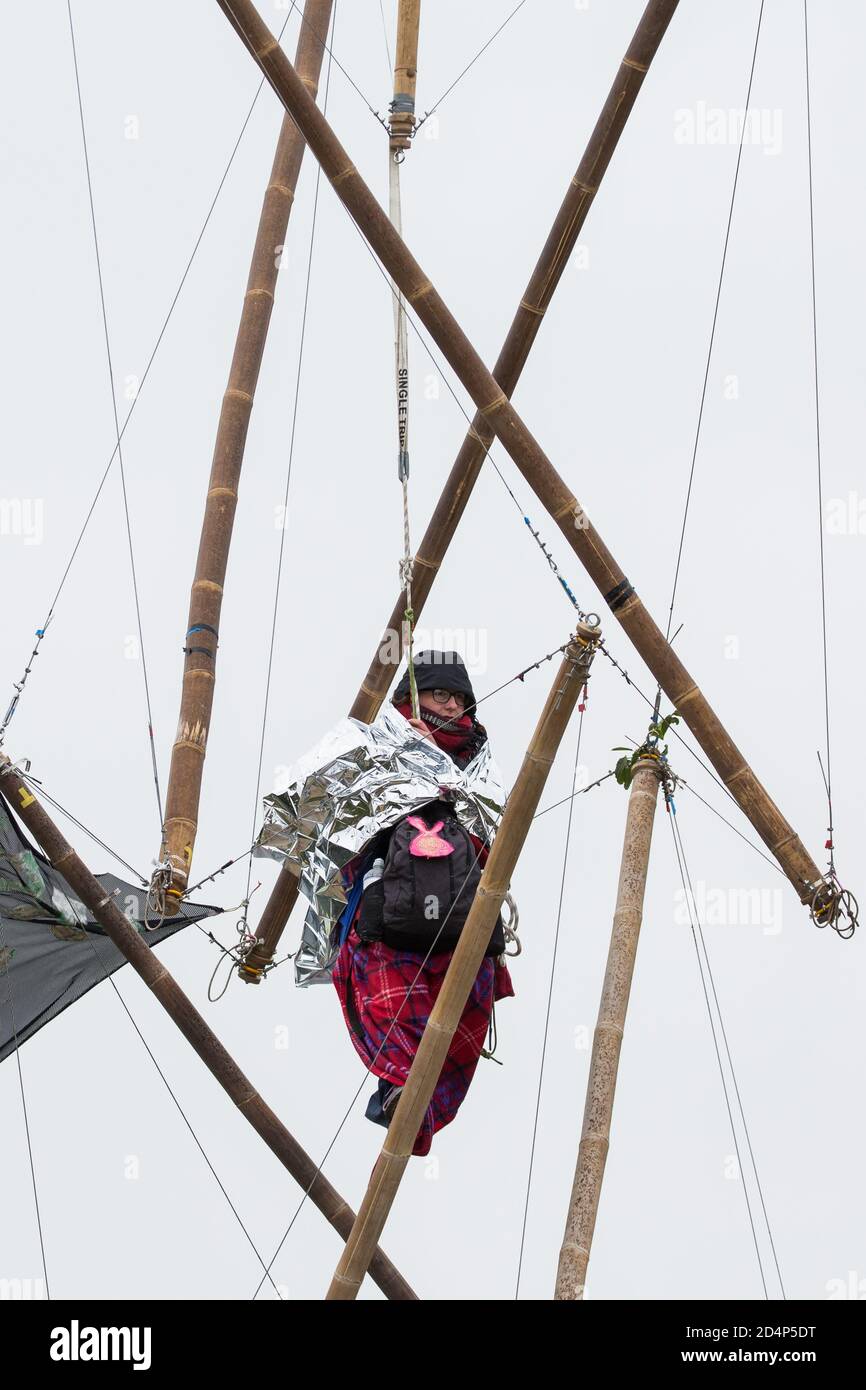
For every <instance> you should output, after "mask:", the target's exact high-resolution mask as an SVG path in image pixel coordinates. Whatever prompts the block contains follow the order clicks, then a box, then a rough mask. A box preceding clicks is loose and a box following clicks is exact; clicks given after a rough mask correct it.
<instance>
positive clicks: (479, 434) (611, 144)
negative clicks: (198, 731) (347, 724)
mask: <svg viewBox="0 0 866 1390" xmlns="http://www.w3.org/2000/svg"><path fill="white" fill-rule="evenodd" d="M678 3H679V0H650V3H649V4H648V5H647V7H646V9H645V10H644V12H643V14H642V16H641V18H640V21H639V23H638V26H637V28H636V29H635V31H634V34H633V35H632V39H631V42H630V43H629V46H628V49H627V50H626V53H625V56H624V57H623V60H622V62H621V63H620V65H619V69H618V70H617V73H616V76H615V78H614V80H613V83H612V85H611V88H610V91H609V92H608V94H607V97H606V99H605V102H604V106H603V107H602V110H601V114H600V115H599V118H598V120H597V121H596V124H595V127H594V129H593V132H592V134H591V136H590V138H589V142H588V143H587V146H586V149H585V150H584V152H583V155H582V157H581V159H580V162H579V164H578V166H577V170H576V172H575V174H574V177H573V178H572V180H571V181H570V183H569V185H568V188H567V189H566V193H565V197H564V198H563V201H562V204H561V206H560V209H559V212H558V213H557V215H556V218H555V220H554V223H553V226H552V227H551V230H550V234H549V236H548V238H547V241H546V242H545V244H544V247H543V249H542V252H541V255H540V257H539V259H538V262H537V264H536V266H535V269H534V270H533V272H532V275H531V277H530V280H529V284H528V285H527V287H526V291H525V293H524V294H523V296H522V298H521V300H520V303H519V305H518V307H517V311H516V313H515V315H514V318H513V320H512V323H511V327H510V328H509V330H508V335H507V337H506V339H505V342H504V344H503V346H502V349H501V351H500V353H499V356H498V358H497V359H496V365H495V367H494V368H493V375H494V376H495V378H496V380H497V382H498V383H499V385H500V386H501V387H502V390H503V391H504V392H505V393H506V394H507V395H509V396H511V395H512V394H513V392H514V389H515V387H516V385H517V383H518V381H519V380H520V375H521V372H522V371H523V368H524V366H525V365H526V361H527V358H528V357H529V353H530V351H531V349H532V346H533V344H534V342H535V339H536V335H537V334H538V331H539V329H540V327H541V324H542V321H543V319H544V315H545V313H546V312H547V309H548V307H549V305H550V302H551V300H552V298H553V294H554V291H555V290H556V288H557V286H558V284H559V282H560V280H561V278H562V275H563V272H564V271H565V267H566V266H567V264H568V261H569V258H570V256H571V253H572V251H573V250H574V246H575V244H576V242H577V238H578V237H579V235H580V232H581V229H582V227H583V224H584V222H585V221H586V217H587V214H588V212H589V209H590V207H591V206H592V203H593V200H594V198H595V195H596V193H597V192H598V188H599V185H600V184H601V181H602V179H603V178H604V175H605V172H606V171H607V168H608V165H609V164H610V161H611V158H612V157H613V153H614V150H615V149H616V146H617V144H618V142H619V138H620V136H621V134H622V132H623V130H624V128H625V125H626V122H627V120H628V118H629V116H630V115H631V112H632V109H633V108H634V104H635V102H636V100H637V95H638V92H639V91H640V89H641V86H642V84H643V80H644V77H645V75H646V73H647V71H648V70H649V67H650V64H651V63H652V60H653V58H654V57H655V54H656V52H657V51H658V48H659V45H660V44H661V41H662V39H663V38H664V35H665V33H666V31H667V28H668V25H669V24H670V22H671V19H672V18H673V15H674V12H675V10H676V8H677V4H678ZM494 438H495V435H494V432H493V430H492V429H491V427H490V425H489V424H488V423H487V420H486V419H485V417H484V415H483V414H482V413H481V412H480V411H479V412H478V413H477V414H476V416H475V418H474V419H473V421H472V424H471V426H470V428H469V431H468V433H467V435H466V437H465V439H464V441H463V444H462V445H461V447H460V451H459V453H458V454H457V458H456V459H455V462H454V465H453V467H452V469H451V472H450V474H449V477H448V479H447V481H446V483H445V487H444V488H443V490H442V494H441V496H440V498H439V501H438V503H437V505H436V510H435V511H434V513H433V516H432V517H431V519H430V524H429V525H428V527H427V530H426V532H425V533H424V538H423V540H422V541H421V544H420V546H419V547H418V551H417V553H416V555H415V559H414V561H413V572H412V609H413V612H414V614H415V617H416V619H417V617H418V615H419V614H420V613H421V611H422V609H423V607H424V604H425V602H426V600H427V597H428V595H429V593H430V590H431V588H432V586H433V581H434V579H435V578H436V575H437V574H438V573H439V569H440V567H441V565H442V561H443V560H444V558H445V553H446V551H447V549H448V547H449V545H450V544H451V541H452V539H453V537H454V533H455V531H456V530H457V526H458V524H459V522H460V519H461V517H462V516H463V512H464V510H465V508H466V504H467V502H468V500H469V497H470V495H471V493H472V489H473V487H474V486H475V482H476V480H477V478H478V475H479V472H480V470H481V465H482V464H483V462H484V459H485V456H486V453H487V450H488V448H489V447H490V445H491V444H492V443H493V440H494ZM404 609H405V598H404V596H403V595H400V596H399V597H398V599H397V601H396V602H395V604H394V607H393V609H392V612H391V617H390V619H389V620H388V622H387V623H386V625H385V629H384V641H380V642H379V644H378V646H377V650H376V653H375V655H374V657H373V659H372V661H371V662H370V666H369V669H368V671H367V674H366V675H365V677H364V679H363V681H362V682H361V686H360V688H359V690H358V693H357V695H356V696H355V701H354V704H353V705H352V708H351V710H350V711H349V713H350V715H351V717H352V718H354V719H360V720H361V721H362V722H363V723H365V724H369V723H372V721H373V720H374V719H375V718H376V715H377V713H378V711H379V708H380V706H381V704H382V701H383V699H384V698H385V694H386V692H387V690H388V686H389V685H390V683H391V679H392V677H393V674H394V670H395V667H396V666H397V664H398V663H399V660H400V652H401V650H402V638H403V634H404V631H405V628H404V621H403V619H404ZM395 648H396V651H395ZM297 895H298V881H297V878H296V876H295V875H294V874H293V873H292V871H291V869H289V868H288V867H283V868H282V869H281V870H280V874H279V877H278V879H277V882H276V884H275V885H274V888H273V890H272V892H271V896H270V898H269V900H268V902H267V904H266V906H265V909H264V911H263V914H262V917H261V919H260V921H259V925H258V929H257V932H256V945H255V946H254V947H253V949H252V950H251V952H250V953H249V955H248V956H247V957H246V960H245V961H244V964H243V965H242V966H240V968H239V971H238V973H239V975H240V977H241V978H242V979H244V980H246V982H247V983H257V982H258V981H259V980H260V979H261V978H262V972H263V970H264V968H265V967H266V966H267V965H268V964H269V963H270V961H272V960H273V957H274V954H275V952H276V949H277V946H278V944H279V941H280V937H281V936H282V933H283V930H284V928H285V925H286V923H287V921H288V919H289V916H290V914H291V911H292V908H293V906H294V904H295V901H296V899H297Z"/></svg>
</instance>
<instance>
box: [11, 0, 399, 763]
mask: <svg viewBox="0 0 866 1390" xmlns="http://www.w3.org/2000/svg"><path fill="white" fill-rule="evenodd" d="M292 11H294V12H296V13H297V14H299V15H300V17H301V19H303V15H301V14H300V11H299V10H298V9H297V6H296V5H295V3H294V0H292ZM292 11H290V12H289V14H288V15H287V16H286V18H285V19H284V21H283V24H282V28H281V29H280V31H279V33H278V35H277V39H278V41H279V40H281V39H282V37H283V34H284V33H285V29H286V26H287V24H288V22H289V19H290V18H291V13H292ZM329 51H330V50H329ZM331 56H333V55H331ZM334 61H336V59H334ZM337 66H338V67H339V68H340V70H341V71H342V72H343V74H344V76H345V77H346V78H347V79H348V81H349V82H350V84H351V85H352V87H354V89H355V91H356V92H358V94H359V95H360V96H361V98H362V100H363V101H364V103H365V104H366V105H367V106H369V102H367V99H366V97H365V96H364V94H363V92H361V91H360V88H359V87H358V85H357V83H355V82H354V81H353V80H352V78H351V77H350V76H349V74H348V73H347V72H346V70H345V68H343V67H342V66H341V64H340V63H339V62H338V63H337ZM265 81H266V79H265V78H264V77H262V78H261V79H260V81H259V85H258V87H257V88H256V90H255V94H254V96H253V99H252V101H251V102H250V106H249V109H248V111H247V114H246V116H245V117H244V119H243V122H242V124H241V128H240V131H239V132H238V136H237V139H236V140H235V142H234V145H233V147H232V151H231V154H230V155H229V157H228V161H227V163H226V166H225V168H224V170H223V172H222V174H221V175H220V179H219V182H218V183H217V186H216V191H215V193H214V195H213V197H212V199H211V202H210V206H209V207H208V210H207V213H206V214H205V217H204V221H203V222H202V224H201V227H200V229H199V231H198V234H197V236H196V239H195V241H194V243H193V248H192V251H191V252H190V255H189V258H188V260H187V262H186V265H185V267H184V270H183V273H182V274H181V277H180V280H179V282H178V286H177V289H176V290H175V292H174V295H173V296H172V300H171V303H170V304H169V307H168V312H167V313H166V315H165V318H164V319H163V321H162V326H161V328H160V330H159V333H158V334H157V336H156V341H155V342H154V345H153V347H152V348H151V351H150V355H149V356H148V359H147V362H146V364H145V368H144V371H143V373H142V376H141V380H140V381H139V383H138V387H137V390H136V394H135V396H134V397H133V400H132V402H131V404H130V407H129V410H128V411H127V412H126V416H125V418H124V421H123V424H122V425H121V427H120V431H119V433H118V438H117V441H116V443H115V445H114V448H113V449H112V451H111V454H110V455H109V458H108V462H107V463H106V465H105V468H104V470H103V473H102V476H101V478H100V480H99V484H98V486H97V488H96V492H95V493H94V496H93V499H92V501H91V503H90V506H89V507H88V509H87V512H86V514H85V517H84V521H83V523H82V525H81V528H80V530H79V532H78V536H77V538H76V540H75V543H74V545H73V547H72V551H71V553H70V556H69V559H68V561H67V563H66V566H65V568H64V570H63V572H62V574H61V576H60V583H59V584H58V586H57V589H56V591H55V593H54V597H53V598H52V599H51V602H50V603H49V605H48V610H47V613H46V617H45V619H44V621H43V623H42V625H41V627H38V628H36V630H35V637H36V643H35V645H34V647H33V650H32V651H31V653H30V656H29V657H28V659H27V662H26V664H25V666H24V670H23V672H22V675H21V679H20V680H19V681H17V682H13V691H14V694H13V696H12V699H11V701H10V703H9V706H8V708H7V710H6V713H5V715H4V717H3V722H2V724H0V744H2V742H3V739H4V736H5V733H6V729H7V728H8V726H9V722H10V720H11V719H12V717H13V715H14V714H15V711H16V709H17V708H18V703H19V700H20V697H21V693H22V691H23V690H24V687H25V685H26V684H27V680H28V677H29V676H30V673H31V671H32V669H33V662H34V659H35V658H36V657H37V656H38V655H39V648H40V646H41V644H42V641H43V639H44V637H45V634H46V632H47V630H48V627H49V625H50V623H51V621H52V619H53V617H54V613H55V609H56V607H57V603H58V600H59V598H60V594H61V592H62V590H63V588H64V585H65V583H66V580H67V578H68V576H69V572H70V570H71V569H72V565H73V563H74V561H75V558H76V556H77V554H78V551H79V548H80V546H81V542H82V541H83V539H84V535H85V532H86V531H87V528H88V526H89V524H90V520H91V517H92V516H93V513H94V511H95V509H96V504H97V502H98V501H99V498H100V496H101V495H102V490H103V488H104V486H105V483H106V481H107V479H108V475H109V473H110V471H111V467H112V464H113V463H114V460H115V458H116V457H117V453H118V448H119V445H120V441H121V440H122V439H123V436H124V434H125V433H126V429H127V426H128V425H129V422H130V420H131V419H132V415H133V412H134V410H135V408H136V406H137V405H138V402H139V401H140V399H141V394H142V392H143V390H144V386H145V383H146V381H147V379H148V376H149V374H150V369H151V367H152V366H153V363H154V360H155V358H156V355H157V352H158V350H159V347H160V345H161V343H162V341H163V338H164V336H165V333H166V330H167V328H168V325H169V322H170V321H171V318H172V315H173V314H174V310H175V308H176V307H177V302H178V300H179V298H180V295H181V292H182V290H183V287H184V285H185V284H186V281H187V277H188V275H189V272H190V270H191V269H192V264H193V261H194V260H195V257H196V254H197V252H198V249H199V247H200V246H201V243H202V240H203V238H204V234H205V232H206V230H207V228H208V226H209V224H210V220H211V217H212V216H213V212H214V209H215V207H216V205H217V202H218V200H219V197H220V194H221V193H222V190H223V187H224V185H225V182H226V180H227V178H228V176H229V172H230V170H231V168H232V165H233V163H234V160H235V156H236V155H237V152H238V150H239V148H240V144H241V141H242V139H243V137H244V134H245V132H246V129H247V126H248V125H249V123H250V120H251V118H252V115H253V111H254V110H255V107H256V104H257V102H258V99H259V96H260V95H261V92H262V88H263V87H264V86H265ZM370 109H371V110H372V107H370ZM374 114H375V113H374ZM377 119H379V118H378V117H377ZM380 124H381V121H380Z"/></svg>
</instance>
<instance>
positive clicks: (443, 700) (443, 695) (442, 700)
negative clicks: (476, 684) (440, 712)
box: [430, 690, 466, 709]
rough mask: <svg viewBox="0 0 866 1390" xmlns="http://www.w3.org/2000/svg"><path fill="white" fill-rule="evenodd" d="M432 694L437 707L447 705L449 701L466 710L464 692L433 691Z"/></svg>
mask: <svg viewBox="0 0 866 1390" xmlns="http://www.w3.org/2000/svg"><path fill="white" fill-rule="evenodd" d="M430 694H431V695H432V696H433V699H434V700H435V701H436V703H437V705H447V704H448V701H449V700H454V701H456V703H457V704H458V705H459V706H460V708H461V709H465V708H466V696H465V695H464V694H463V692H462V690H431V691H430Z"/></svg>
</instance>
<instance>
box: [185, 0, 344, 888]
mask: <svg viewBox="0 0 866 1390" xmlns="http://www.w3.org/2000/svg"><path fill="white" fill-rule="evenodd" d="M332 5H333V0H306V4H305V6H304V13H303V20H302V23H301V32H300V35H299V36H298V47H297V53H296V57H295V66H296V69H297V73H298V79H299V81H300V82H301V83H302V84H303V85H304V87H305V89H306V90H307V91H308V92H309V94H310V100H311V101H315V99H316V92H317V90H318V81H319V75H320V72H321V67H322V54H323V52H324V42H325V39H326V37H327V33H328V25H329V24H330V20H331V9H332ZM304 149H305V145H304V140H303V137H302V135H301V133H300V131H299V130H298V127H297V126H296V124H295V122H294V121H293V120H292V118H291V116H289V115H286V116H284V118H283V122H282V126H281V129H280V134H279V139H278V141H277V148H276V152H275V155H274V161H273V167H272V169H271V174H270V178H269V180H268V185H267V188H266V190H265V196H264V200H263V202H262V210H261V215H260V217H259V226H258V231H257V233H256V240H255V246H254V248H253V255H252V262H251V264H250V272H249V278H248V281H247V289H246V293H245V295H244V302H243V309H242V312H241V318H240V323H239V325H238V332H237V339H236V341H235V350H234V356H233V357H232V364H231V369H230V371H229V380H228V386H227V388H226V392H225V395H224V396H223V401H222V408H221V410H220V418H219V425H218V427H217V435H216V443H215V446H214V454H213V462H212V464H211V472H210V479H209V482H208V490H207V497H206V501H205V510H204V519H203V521H202V528H201V538H200V540H199V549H198V559H197V561H196V568H195V577H194V579H193V584H192V590H191V593H190V602H189V620H188V622H187V633H186V638H185V642H184V670H183V687H182V694H181V704H180V715H179V718H178V725H177V734H176V737H175V741H174V746H173V748H172V753H171V768H170V771H169V780H168V792H167V795H166V807H165V823H164V826H163V843H162V848H161V852H160V856H159V857H160V861H161V863H164V864H165V865H166V869H165V870H164V871H163V874H162V875H161V876H160V875H159V871H158V876H159V877H160V878H161V880H162V882H161V886H168V891H169V894H171V895H173V896H175V897H181V896H182V895H183V892H184V891H185V889H186V887H187V884H188V882H189V871H190V865H191V863H192V854H193V849H194V847H195V837H196V830H197V827H198V808H199V798H200V796H201V783H202V774H203V771H204V760H205V753H206V750H207V736H208V731H209V727H210V719H211V710H212V708H213V699H214V685H215V681H216V651H217V641H218V633H219V623H220V612H221V610H222V600H223V586H224V583H225V575H226V567H227V565H228V557H229V547H230V546H231V539H232V528H233V526H234V518H235V509H236V507H237V500H238V485H239V482H240V475H241V467H242V464H243V458H244V448H245V445H246V438H247V429H248V426H249V421H250V415H251V413H252V408H253V397H254V396H255V390H256V384H257V382H258V378H259V368H260V367H261V362H262V355H263V353H264V348H265V341H266V339H267V335H268V326H269V324H270V319H271V310H272V309H273V304H274V295H275V292H276V287H277V277H278V274H279V264H280V254H281V251H282V246H283V243H284V241H285V236H286V229H287V227H288V223H289V215H290V213H291V210H292V203H293V201H294V197H295V190H296V188H297V185H298V176H299V174H300V170H301V161H302V160H303V156H304ZM166 879H168V880H170V885H169V884H167V883H165V882H164V880H166Z"/></svg>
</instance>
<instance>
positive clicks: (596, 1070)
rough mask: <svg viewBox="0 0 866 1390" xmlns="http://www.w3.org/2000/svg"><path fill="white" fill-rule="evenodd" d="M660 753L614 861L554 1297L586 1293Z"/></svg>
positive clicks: (637, 787) (640, 788)
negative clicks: (608, 927) (609, 921)
mask: <svg viewBox="0 0 866 1390" xmlns="http://www.w3.org/2000/svg"><path fill="white" fill-rule="evenodd" d="M660 780H661V779H660V764H659V761H658V758H642V759H640V761H638V762H637V763H635V766H634V775H633V778H632V784H631V791H630V793H629V799H628V815H627V816H626V823H625V838H624V840H623V847H622V860H621V862H620V869H619V886H618V888H617V895H616V910H615V912H614V914H613V930H612V932H611V938H610V950H609V952H608V957H607V967H606V969H605V973H604V984H603V986H602V991H601V1003H600V1004H599V1009H598V1022H597V1023H596V1026H595V1035H594V1037H593V1043H592V1060H591V1062H590V1066H589V1079H588V1081H587V1085H586V1102H585V1104H584V1111H583V1129H582V1131H581V1136H580V1147H579V1149H578V1155H577V1167H576V1169H575V1174H574V1184H573V1186H572V1189H571V1200H570V1202H569V1207H568V1216H567V1218H566V1222H565V1237H564V1239H563V1243H562V1249H561V1251H560V1255H559V1268H558V1271H557V1276H556V1292H555V1294H554V1297H555V1298H556V1299H557V1300H565V1299H580V1298H583V1290H584V1284H585V1282H586V1266H587V1262H588V1260H589V1252H590V1247H591V1245H592V1237H593V1232H594V1230H595V1218H596V1214H597V1212H598V1203H599V1199H600V1197H601V1184H602V1179H603V1178H604V1166H605V1163H606V1162H607V1152H608V1148H609V1147H610V1122H611V1116H612V1114H613V1100H614V1092H615V1090H616V1077H617V1071H618V1069H619V1054H620V1048H621V1047H622V1036H623V1029H624V1028H625V1016H626V1010H627V1008H628V997H629V992H630V990H631V982H632V976H633V974H634V962H635V956H636V955H637V943H638V937H639V935H640V924H641V916H642V914H643V900H644V890H645V888H646V877H647V867H648V865H649V852H650V841H651V840H652V833H653V821H654V819H655V812H656V803H657V801H658V791H659V783H660Z"/></svg>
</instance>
